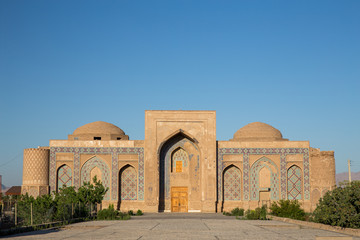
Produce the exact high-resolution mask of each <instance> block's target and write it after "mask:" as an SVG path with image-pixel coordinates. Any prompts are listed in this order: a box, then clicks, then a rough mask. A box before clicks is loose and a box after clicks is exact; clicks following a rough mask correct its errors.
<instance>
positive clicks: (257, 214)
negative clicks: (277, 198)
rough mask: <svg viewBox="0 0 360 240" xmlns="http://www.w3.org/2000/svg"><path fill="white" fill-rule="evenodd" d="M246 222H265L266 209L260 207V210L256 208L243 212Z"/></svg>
mask: <svg viewBox="0 0 360 240" xmlns="http://www.w3.org/2000/svg"><path fill="white" fill-rule="evenodd" d="M245 219H246V220H267V217H266V207H265V206H262V207H261V208H256V209H255V210H250V209H248V210H247V211H246V212H245Z"/></svg>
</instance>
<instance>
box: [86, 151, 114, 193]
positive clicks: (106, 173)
mask: <svg viewBox="0 0 360 240" xmlns="http://www.w3.org/2000/svg"><path fill="white" fill-rule="evenodd" d="M95 167H97V168H99V169H100V171H101V179H99V178H98V180H101V183H102V184H103V185H104V187H105V188H107V187H110V184H109V182H110V170H109V167H108V165H107V164H106V163H105V162H104V161H103V160H101V159H100V158H98V157H93V158H91V159H89V160H87V161H86V162H85V163H84V165H83V166H82V168H81V182H82V183H84V182H91V181H92V179H90V172H91V170H92V169H93V168H95ZM104 199H105V200H109V199H110V194H109V191H108V192H107V193H106V194H105V196H104Z"/></svg>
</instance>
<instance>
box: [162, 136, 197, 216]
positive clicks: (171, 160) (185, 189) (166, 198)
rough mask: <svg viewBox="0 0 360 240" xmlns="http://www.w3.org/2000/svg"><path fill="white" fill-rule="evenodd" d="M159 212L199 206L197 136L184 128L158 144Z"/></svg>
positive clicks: (180, 210)
mask: <svg viewBox="0 0 360 240" xmlns="http://www.w3.org/2000/svg"><path fill="white" fill-rule="evenodd" d="M159 171H160V174H159V212H164V211H165V212H188V209H189V207H190V208H192V209H193V208H196V204H199V207H198V208H199V209H200V197H201V195H200V152H199V148H198V146H197V143H196V140H195V139H193V138H191V137H189V136H188V135H187V134H186V133H184V132H183V131H178V133H176V134H175V135H173V136H172V137H170V138H169V139H168V140H166V141H165V142H163V143H162V144H161V145H160V149H159Z"/></svg>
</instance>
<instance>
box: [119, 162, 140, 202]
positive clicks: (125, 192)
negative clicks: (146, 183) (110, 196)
mask: <svg viewBox="0 0 360 240" xmlns="http://www.w3.org/2000/svg"><path fill="white" fill-rule="evenodd" d="M136 188H137V176H136V171H135V169H134V168H133V167H127V168H126V169H124V170H123V171H122V173H121V200H136V199H137V189H136Z"/></svg>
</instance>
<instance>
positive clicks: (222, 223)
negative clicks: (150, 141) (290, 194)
mask: <svg viewBox="0 0 360 240" xmlns="http://www.w3.org/2000/svg"><path fill="white" fill-rule="evenodd" d="M5 238H11V239H87V240H88V239H108V240H110V239H157V240H158V239H271V240H278V239H279V240H280V239H282V240H285V239H304V240H306V239H309V240H310V239H318V240H320V239H322V240H325V239H328V240H329V239H334V240H341V239H343V240H345V239H354V240H355V239H358V240H360V237H352V236H349V235H345V234H342V233H337V232H331V231H325V230H320V229H314V228H306V227H302V226H299V225H296V224H290V223H285V222H280V221H275V220H263V221H260V220H238V219H236V218H235V217H228V216H224V215H222V214H220V213H145V214H144V215H143V216H134V217H132V218H131V219H130V220H127V221H119V220H118V221H89V222H81V223H76V224H70V225H67V226H64V227H60V228H52V229H47V230H40V231H34V232H28V233H22V234H17V235H11V236H7V237H5Z"/></svg>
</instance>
